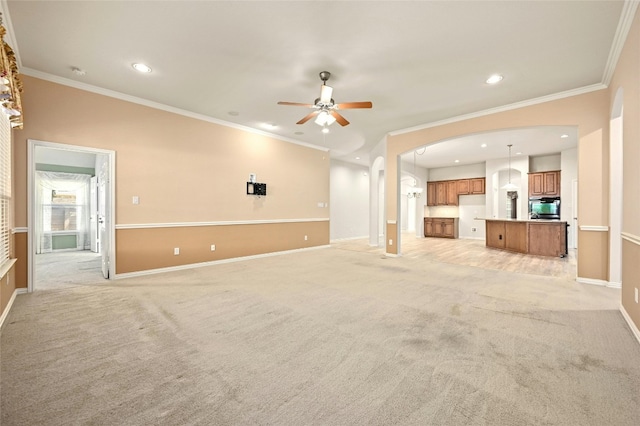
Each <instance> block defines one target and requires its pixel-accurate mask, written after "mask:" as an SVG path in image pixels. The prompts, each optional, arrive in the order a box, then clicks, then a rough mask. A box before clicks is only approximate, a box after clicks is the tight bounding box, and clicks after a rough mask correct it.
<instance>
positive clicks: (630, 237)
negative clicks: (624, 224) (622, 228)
mask: <svg viewBox="0 0 640 426" xmlns="http://www.w3.org/2000/svg"><path fill="white" fill-rule="evenodd" d="M620 235H622V238H623V239H625V240H627V241H629V242H630V243H633V244H636V245H639V246H640V237H639V236H637V235H633V234H630V233H628V232H621V233H620Z"/></svg>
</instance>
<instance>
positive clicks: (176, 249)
mask: <svg viewBox="0 0 640 426" xmlns="http://www.w3.org/2000/svg"><path fill="white" fill-rule="evenodd" d="M179 254H180V247H176V248H174V249H173V255H174V256H177V255H179Z"/></svg>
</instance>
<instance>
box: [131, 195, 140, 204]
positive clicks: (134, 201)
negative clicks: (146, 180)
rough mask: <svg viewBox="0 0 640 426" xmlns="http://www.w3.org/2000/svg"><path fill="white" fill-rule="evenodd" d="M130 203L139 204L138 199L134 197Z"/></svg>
mask: <svg viewBox="0 0 640 426" xmlns="http://www.w3.org/2000/svg"><path fill="white" fill-rule="evenodd" d="M131 201H132V202H133V204H140V197H138V196H137V195H134V196H133V199H132V200H131Z"/></svg>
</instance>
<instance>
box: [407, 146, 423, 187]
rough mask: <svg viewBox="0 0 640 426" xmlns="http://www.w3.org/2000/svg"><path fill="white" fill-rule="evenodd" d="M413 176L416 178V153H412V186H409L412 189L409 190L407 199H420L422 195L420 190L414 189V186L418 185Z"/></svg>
mask: <svg viewBox="0 0 640 426" xmlns="http://www.w3.org/2000/svg"><path fill="white" fill-rule="evenodd" d="M415 176H416V151H413V185H411V186H412V188H411V189H410V190H409V193H408V194H407V197H408V198H420V194H421V193H422V188H418V187H416V184H417V183H418V181H417V179H416V178H415Z"/></svg>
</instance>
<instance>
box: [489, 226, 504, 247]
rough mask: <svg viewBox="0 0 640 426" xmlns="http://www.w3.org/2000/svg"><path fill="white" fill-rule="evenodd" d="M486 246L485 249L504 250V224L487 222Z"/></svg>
mask: <svg viewBox="0 0 640 426" xmlns="http://www.w3.org/2000/svg"><path fill="white" fill-rule="evenodd" d="M486 234H487V235H486V244H487V247H494V248H500V249H503V248H504V242H505V226H504V222H502V221H500V222H494V221H487V228H486Z"/></svg>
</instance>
